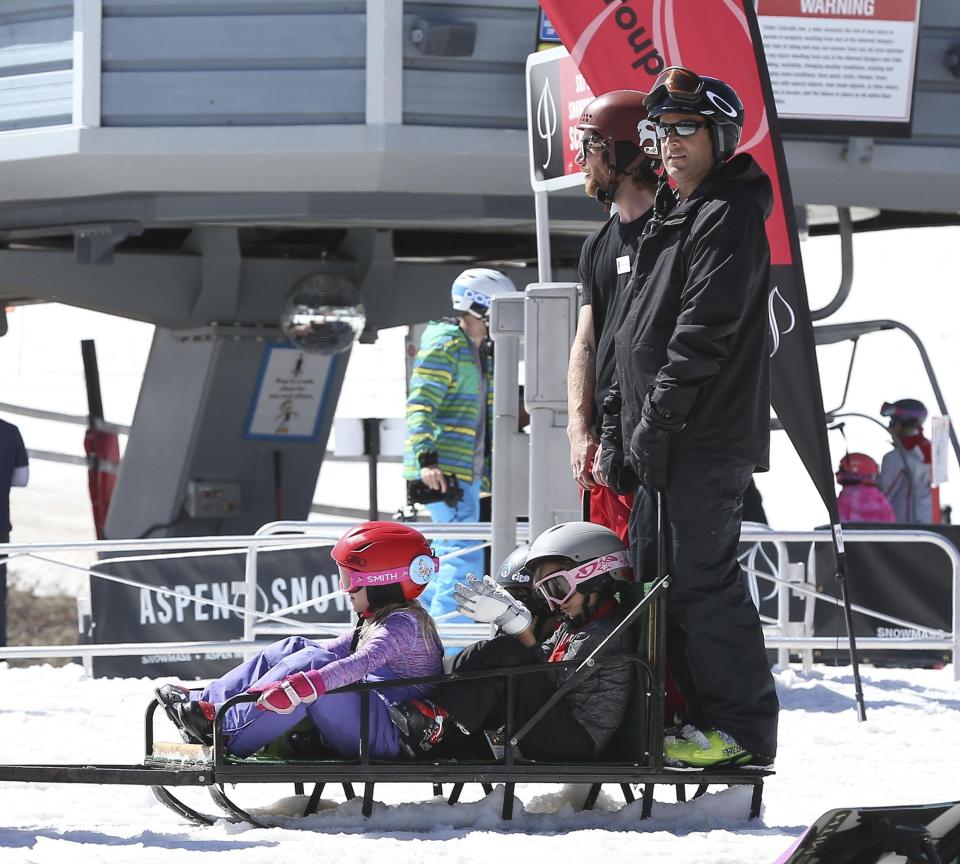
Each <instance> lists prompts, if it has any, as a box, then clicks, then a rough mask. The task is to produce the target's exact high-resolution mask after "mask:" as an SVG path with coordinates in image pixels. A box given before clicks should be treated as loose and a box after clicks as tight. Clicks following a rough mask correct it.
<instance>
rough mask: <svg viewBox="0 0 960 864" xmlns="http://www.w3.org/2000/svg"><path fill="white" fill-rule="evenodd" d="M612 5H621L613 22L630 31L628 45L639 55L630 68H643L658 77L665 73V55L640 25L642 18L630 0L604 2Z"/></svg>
mask: <svg viewBox="0 0 960 864" xmlns="http://www.w3.org/2000/svg"><path fill="white" fill-rule="evenodd" d="M611 3H619V4H620V5H619V7H618V8H617V11H616V12H614V13H613V20H614V21H616V22H617V27H619V28H620V29H621V30H625V31H628V33H627V43H628V44H629V45H630V47H631V48H632V49H633V53H634V54H637V55H639V56H638V57H637V59H636V60H634V61H633V63H631V64H630V66H631V67H632V68H633V69H639V68H640V67H641V66H642V67H643V71H644V72H646V73H647V74H648V75H657V74H659V73H660V72H662V71H663V67H664V66H665V65H666V64H665V63H664V62H663V55H662V54H661V53H660V51H659V50H658V49H657V47H656V46H655V45H654V44H653V40H652V39H651V38H650V37H649V36H647V28H646V27H644V26H643V25H642V24H641V23H640V16H639V15H638V14H637V10H636V9H634V8H633V7H632V6H631V5H630V0H603V5H604V6H609V5H610V4H611Z"/></svg>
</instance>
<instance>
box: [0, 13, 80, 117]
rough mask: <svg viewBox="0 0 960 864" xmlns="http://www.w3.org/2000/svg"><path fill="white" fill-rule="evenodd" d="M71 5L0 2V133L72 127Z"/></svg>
mask: <svg viewBox="0 0 960 864" xmlns="http://www.w3.org/2000/svg"><path fill="white" fill-rule="evenodd" d="M72 115H73V3H72V2H63V0H58V2H53V0H4V2H2V3H0V129H23V128H30V127H35V126H54V125H58V124H63V123H70V122H71V120H72Z"/></svg>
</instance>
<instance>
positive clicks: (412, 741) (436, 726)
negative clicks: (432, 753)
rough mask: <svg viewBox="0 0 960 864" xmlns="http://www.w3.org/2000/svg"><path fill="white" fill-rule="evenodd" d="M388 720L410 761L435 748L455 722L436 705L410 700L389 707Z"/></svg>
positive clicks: (425, 701)
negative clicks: (397, 732)
mask: <svg viewBox="0 0 960 864" xmlns="http://www.w3.org/2000/svg"><path fill="white" fill-rule="evenodd" d="M390 719H391V720H392V721H393V725H394V726H396V727H397V729H399V730H400V749H401V750H403V752H404V753H405V754H406V755H407V756H408V757H409V758H411V759H416V758H417V757H418V756H422V755H423V754H424V753H426V752H427V750H430V749H431V748H433V747H436V746H437V744H439V743H440V742H441V741H443V739H444V737H446V735H447V732H448V731H449V730H450V729H451V728H452V727H453V726H456V725H457V723H456V721H454V720H453V718H452V717H451V716H450V715H449V714H448V713H447V712H446V711H445V710H444V709H443V708H441V707H440V706H439V705H434V704H433V702H428V701H427V700H426V699H424V700H423V701H420V700H418V699H411V700H409V701H408V702H398V703H397V704H396V705H391V706H390Z"/></svg>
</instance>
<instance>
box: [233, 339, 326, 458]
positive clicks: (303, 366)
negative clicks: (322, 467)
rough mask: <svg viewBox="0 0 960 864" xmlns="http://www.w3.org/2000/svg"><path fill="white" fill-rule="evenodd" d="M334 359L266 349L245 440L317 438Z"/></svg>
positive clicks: (283, 348)
mask: <svg viewBox="0 0 960 864" xmlns="http://www.w3.org/2000/svg"><path fill="white" fill-rule="evenodd" d="M335 362H336V355H333V356H330V355H326V354H308V353H307V352H306V351H302V350H300V349H299V348H291V347H289V346H286V345H268V346H267V349H266V351H265V352H264V356H263V365H262V366H261V368H260V378H259V379H258V381H257V386H256V388H255V389H254V394H253V402H252V404H251V406H250V413H249V417H248V419H247V430H246V437H247V438H262V439H268V440H284V441H290V440H293V441H296V440H300V441H310V440H313V439H314V438H315V437H316V434H317V428H318V425H319V422H320V414H321V409H322V408H323V403H324V401H325V399H326V395H327V392H328V390H329V382H330V379H331V376H332V373H333V371H334V364H335Z"/></svg>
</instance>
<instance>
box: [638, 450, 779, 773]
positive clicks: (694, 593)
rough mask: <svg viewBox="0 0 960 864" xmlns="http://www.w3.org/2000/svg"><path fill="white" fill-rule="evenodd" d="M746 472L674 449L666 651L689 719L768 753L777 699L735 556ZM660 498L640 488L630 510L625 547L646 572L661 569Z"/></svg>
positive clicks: (773, 746) (773, 743) (668, 495)
mask: <svg viewBox="0 0 960 864" xmlns="http://www.w3.org/2000/svg"><path fill="white" fill-rule="evenodd" d="M752 473H753V466H752V465H743V464H741V463H737V462H731V461H728V460H722V459H706V458H703V457H698V458H695V457H690V456H688V455H686V454H682V453H676V454H672V458H671V462H670V471H669V474H668V478H669V479H668V483H667V488H666V490H665V499H666V507H667V518H668V521H669V529H670V543H669V544H668V547H667V549H668V555H667V560H668V566H669V572H670V575H671V576H672V577H673V583H672V585H671V587H670V591H669V593H668V596H667V654H668V656H669V658H670V668H671V671H672V673H673V676H674V678H675V679H676V681H677V684H678V686H679V687H680V691H681V693H683V695H684V698H685V699H686V700H687V706H688V708H689V710H690V712H691V715H692V716H691V718H690V719H691V720H692V722H694V723H695V724H696V725H698V726H701V727H716V728H717V729H721V730H723V731H724V732H727V733H728V734H730V735H732V736H733V737H734V738H735V739H736V740H737V742H738V743H739V744H741V745H742V746H743V747H744V748H746V749H747V750H749V751H750V752H751V753H753V754H754V755H757V756H764V757H768V758H771V759H772V758H773V757H774V756H775V755H776V750H777V714H778V712H779V709H780V706H779V702H778V700H777V692H776V687H775V685H774V681H773V675H772V674H771V673H770V667H769V665H768V663H767V654H766V649H765V648H764V643H763V630H762V627H761V624H760V616H759V614H758V612H757V609H756V607H755V606H754V605H753V601H752V600H751V599H750V595H749V593H748V591H747V589H746V586H745V584H744V579H743V572H742V570H741V568H740V563H739V562H738V561H737V547H738V544H739V542H740V524H741V521H742V515H743V491H744V489H746V486H747V483H748V482H749V481H750V477H751V474H752ZM656 507H657V505H656V497H655V495H654V494H653V493H652V492H650V491H649V490H647V489H644V488H641V489H640V490H639V492H638V493H637V496H636V498H635V499H634V505H633V511H632V512H631V514H630V519H631V525H630V528H631V530H630V538H631V553H632V555H633V560H634V564H635V566H636V568H637V572H638V574H639V576H640V578H642V579H644V580H645V581H646V580H650V579H653V578H655V576H656V572H657V570H656V561H657V512H656Z"/></svg>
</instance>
